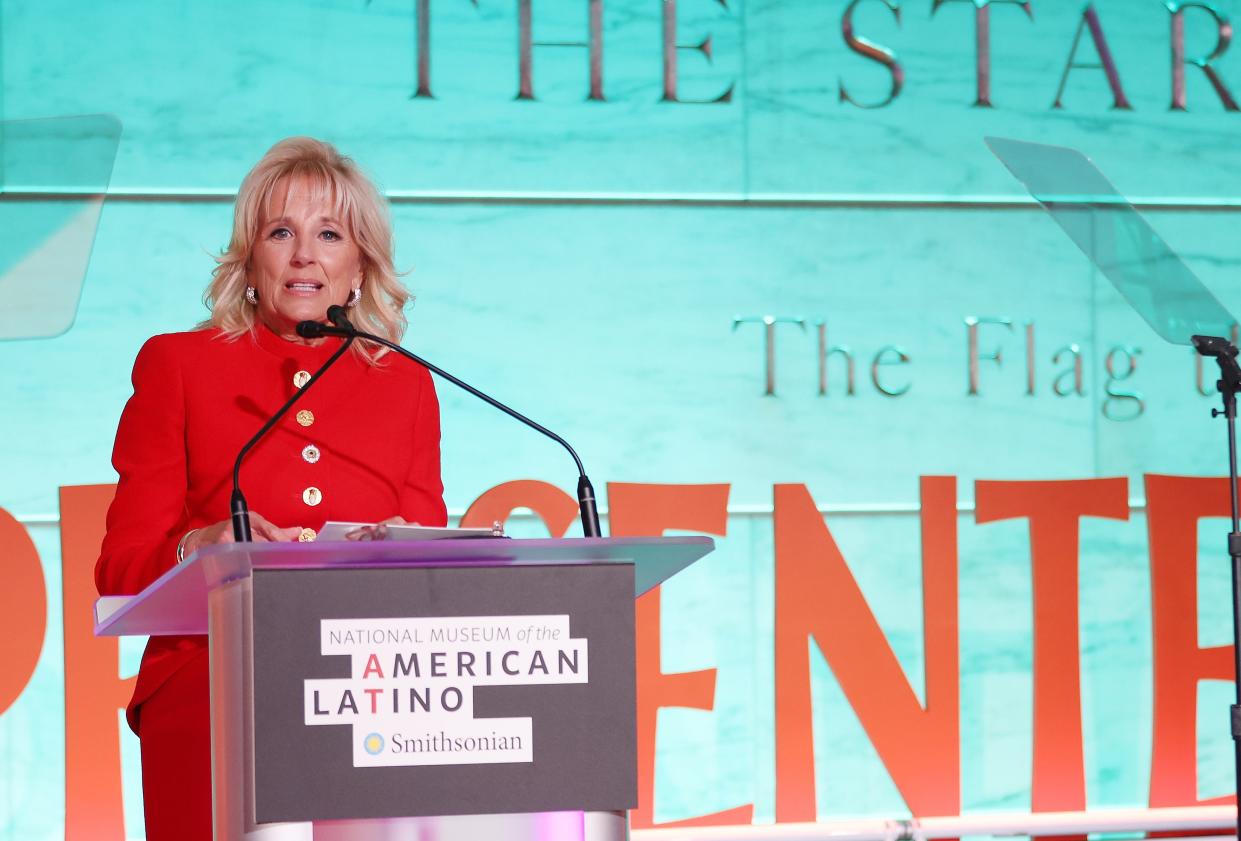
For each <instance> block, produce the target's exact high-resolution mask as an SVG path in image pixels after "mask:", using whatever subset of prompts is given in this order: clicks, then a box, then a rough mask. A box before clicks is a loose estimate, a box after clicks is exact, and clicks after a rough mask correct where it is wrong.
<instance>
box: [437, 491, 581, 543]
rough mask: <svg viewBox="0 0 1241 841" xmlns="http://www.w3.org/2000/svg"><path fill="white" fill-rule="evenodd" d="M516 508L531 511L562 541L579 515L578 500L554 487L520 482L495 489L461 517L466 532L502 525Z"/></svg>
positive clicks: (551, 533) (549, 531)
mask: <svg viewBox="0 0 1241 841" xmlns="http://www.w3.org/2000/svg"><path fill="white" fill-rule="evenodd" d="M517 508H529V509H530V510H532V511H534V513H535V514H537V515H538V516H539V518H540V519H542V520H543V523H544V525H546V526H547V532H548V534H550V535H551V536H552V537H561V536H563V535H564V533H565V532H566V531H568V530H569V526H571V525H572V524H573V520H574V519H575V518H576V517H577V516H578V514H579V513H580V512H579V511H578V507H577V500H576V499H574V498H573V497H571V496H569V495H568V494H567V493H565V492H564V491H562V490H561V489H560V488H558V487H556V486H555V485H552V484H549V483H547V482H539V481H536V480H534V479H518V480H515V481H512V482H505V483H504V484H502V485H496V486H495V487H494V488H492V489H491V490H489V491H485V492H484V493H483V495H482V496H480V497H479V498H478V499H476V500H474V502H473V503H472V504H471V505H470V507H469V508H468V509H466V512H465V514H464V515H463V516H462V517H461V526H462V527H463V528H487V527H488V526H490V525H491V524H492V523H500V524H501V525H503V524H504V523H506V522H508V518H509V517H510V516H512V514H513V510H514V509H517Z"/></svg>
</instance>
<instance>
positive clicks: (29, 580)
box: [0, 508, 47, 715]
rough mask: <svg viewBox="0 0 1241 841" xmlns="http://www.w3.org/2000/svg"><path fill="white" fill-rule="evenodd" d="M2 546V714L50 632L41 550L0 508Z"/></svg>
mask: <svg viewBox="0 0 1241 841" xmlns="http://www.w3.org/2000/svg"><path fill="white" fill-rule="evenodd" d="M0 546H3V547H4V548H5V552H6V555H7V562H6V563H5V575H4V587H3V588H0V589H2V590H3V592H0V639H3V640H4V667H3V669H0V715H2V714H3V713H4V711H5V710H7V709H8V708H9V707H11V706H12V705H13V702H14V701H16V700H17V698H18V696H19V695H21V694H22V691H23V690H25V688H26V684H28V683H29V682H30V676H31V675H32V674H34V669H35V666H36V665H38V663H39V655H40V654H41V653H42V652H43V635H44V634H45V633H46V632H47V586H46V584H45V582H44V581H43V564H42V562H41V561H40V560H39V551H38V550H37V549H35V546H34V541H33V540H31V539H30V535H29V534H28V533H27V532H26V529H25V527H24V526H23V525H22V524H21V523H19V522H17V520H16V519H15V518H14V517H13V515H12V514H10V513H9V512H8V511H5V510H4V509H3V508H0Z"/></svg>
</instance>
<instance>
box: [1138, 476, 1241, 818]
mask: <svg viewBox="0 0 1241 841" xmlns="http://www.w3.org/2000/svg"><path fill="white" fill-rule="evenodd" d="M1228 510H1229V503H1228V480H1227V479H1206V478H1199V477H1191V476H1155V475H1148V476H1147V477H1146V527H1147V531H1148V533H1149V535H1150V562H1151V633H1152V635H1153V637H1154V647H1155V650H1154V663H1153V673H1152V675H1151V678H1152V681H1153V683H1154V732H1153V734H1152V738H1151V742H1152V745H1151V787H1150V805H1151V807H1152V808H1153V807H1158V806H1194V805H1197V804H1200V803H1203V804H1205V803H1232V802H1234V801H1235V799H1236V798H1235V797H1232V796H1226V797H1219V798H1213V799H1210V800H1199V799H1198V682H1199V681H1202V680H1232V679H1233V665H1232V646H1231V645H1217V646H1213V647H1211V648H1200V647H1199V646H1198V520H1200V519H1201V518H1203V517H1225V516H1227V515H1228ZM1224 531H1225V530H1224V529H1221V534H1220V540H1219V550H1220V551H1219V555H1220V559H1219V560H1220V563H1221V564H1222V563H1226V562H1227V560H1228V557H1227V541H1226V540H1225V536H1224ZM1221 596H1222V594H1221ZM1218 720H1219V725H1220V729H1221V730H1223V728H1224V722H1225V721H1226V720H1227V718H1226V717H1225V714H1224V710H1220V711H1219V719H1218Z"/></svg>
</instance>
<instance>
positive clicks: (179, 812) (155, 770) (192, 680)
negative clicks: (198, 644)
mask: <svg viewBox="0 0 1241 841" xmlns="http://www.w3.org/2000/svg"><path fill="white" fill-rule="evenodd" d="M210 704H211V700H210V684H209V682H208V671H207V652H206V650H205V649H204V650H203V651H202V653H201V654H199V655H198V656H195V657H193V658H192V659H191V660H189V662H187V663H186V664H185V665H184V666H182V667H181V668H179V669H177V671H175V672H173V674H172V676H171V677H169V678H168V680H167V681H165V682H164V684H163V685H162V686H160V688H159V689H157V690H156V691H155V693H154V694H153V695H151V697H150V698H148V699H147V700H146V701H143V702H142V706H141V707H139V711H138V737H139V739H141V741H142V802H143V811H144V812H145V814H146V833H147V841H211V708H210Z"/></svg>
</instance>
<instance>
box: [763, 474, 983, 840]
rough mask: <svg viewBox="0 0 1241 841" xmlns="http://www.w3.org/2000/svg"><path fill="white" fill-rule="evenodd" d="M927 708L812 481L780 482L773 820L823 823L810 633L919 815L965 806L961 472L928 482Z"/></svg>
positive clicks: (925, 578) (925, 570)
mask: <svg viewBox="0 0 1241 841" xmlns="http://www.w3.org/2000/svg"><path fill="white" fill-rule="evenodd" d="M921 492H922V581H923V591H922V612H923V633H924V636H925V650H926V655H925V657H926V707H925V709H924V708H923V707H922V705H921V704H920V703H919V701H918V697H917V695H916V694H915V693H914V691H913V688H912V687H911V686H910V685H909V681H908V680H906V678H905V674H904V672H903V671H902V669H901V665H900V663H899V661H897V659H896V655H895V653H893V651H892V647H891V645H889V644H888V641H887V639H886V638H885V637H884V635H883V631H882V630H881V629H880V627H879V624H878V622H877V621H876V620H875V616H874V614H873V613H872V612H871V610H870V607H869V606H868V605H867V604H866V599H865V597H863V595H862V592H861V590H860V589H859V588H858V585H857V582H856V581H855V580H854V578H853V574H852V573H851V572H850V571H849V567H848V565H847V564H846V563H845V559H844V556H843V555H841V553H840V549H839V548H838V547H837V546H836V541H835V540H834V539H833V538H832V534H831V532H830V531H829V530H828V528H827V525H826V524H825V523H824V522H823V517H822V515H821V514H820V513H819V511H818V509H817V508H816V506H815V503H814V500H813V499H811V497H810V493H809V492H808V491H807V490H806V487H805V486H804V485H776V487H775V537H776V581H775V588H776V820H777V821H778V822H781V823H785V822H810V821H814V820H815V819H816V802H815V774H814V739H813V732H812V728H813V725H812V720H811V696H810V663H809V658H808V657H807V646H808V642H809V641H810V640H813V641H814V643H815V644H816V645H817V646H818V647H819V650H820V651H821V652H822V653H823V656H824V657H825V658H826V659H827V662H828V665H830V666H831V669H832V672H833V673H834V674H835V675H836V678H837V680H839V681H840V687H841V689H842V690H844V693H845V695H846V697H847V698H848V699H849V703H850V704H851V705H852V706H853V709H854V711H855V712H856V713H857V717H858V720H859V721H861V723H862V726H863V728H865V730H866V734H867V735H868V736H869V737H870V741H871V744H873V745H874V746H875V750H876V751H877V752H878V754H879V758H880V759H881V760H882V761H883V764H884V766H885V767H886V768H887V769H888V773H889V774H890V775H891V776H892V781H893V782H894V783H895V784H896V787H897V789H898V790H899V791H900V793H901V796H902V797H903V798H904V799H905V802H906V803H907V804H908V805H909V808H910V810H911V811H912V812H913V814H914V816H916V817H920V816H931V815H940V816H943V815H956V814H959V813H960V809H961V784H960V779H961V743H960V723H959V722H960V697H959V683H958V682H959V680H960V668H959V662H958V649H957V510H956V479H955V477H951V476H930V477H923V478H922V482H921Z"/></svg>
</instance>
